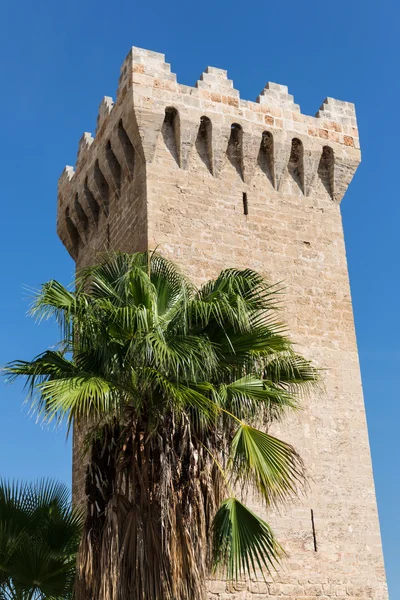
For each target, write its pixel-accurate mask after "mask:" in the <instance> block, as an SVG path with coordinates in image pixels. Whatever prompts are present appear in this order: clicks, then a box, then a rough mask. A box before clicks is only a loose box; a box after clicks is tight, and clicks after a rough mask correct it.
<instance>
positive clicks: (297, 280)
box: [57, 48, 387, 600]
mask: <svg viewBox="0 0 400 600" xmlns="http://www.w3.org/2000/svg"><path fill="white" fill-rule="evenodd" d="M232 126H234V127H233V129H232ZM110 148H111V152H110ZM359 161H360V151H359V140H358V131H357V123H356V117H355V111H354V105H352V104H350V103H347V102H341V101H338V100H334V99H332V98H328V99H327V100H326V101H325V102H324V104H323V106H322V107H321V109H320V111H319V112H318V113H317V116H316V117H311V116H307V115H303V114H301V113H300V109H299V107H298V105H296V104H294V100H293V97H292V96H290V95H289V94H288V90H287V88H286V86H281V85H278V84H272V83H269V84H267V86H266V88H265V89H264V91H263V92H262V93H261V95H260V96H259V98H258V101H257V102H249V101H247V100H242V99H240V96H239V92H238V91H237V90H235V89H234V86H233V83H232V82H231V81H230V80H229V79H228V77H227V73H226V72H225V71H223V70H222V69H216V68H212V67H209V68H208V69H206V71H205V72H204V74H203V75H202V77H201V79H200V81H199V82H198V84H197V86H196V87H193V88H192V87H188V86H183V85H180V84H179V83H177V81H176V77H175V75H174V74H173V73H171V70H170V66H169V65H168V64H167V63H165V60H164V56H163V55H162V54H159V53H156V52H149V51H147V50H142V49H140V48H133V49H132V50H131V51H130V53H129V54H128V56H127V58H126V60H125V62H124V64H123V66H122V69H121V77H120V81H119V87H118V93H117V101H116V103H115V104H113V102H112V101H111V99H109V98H106V99H105V100H104V101H103V102H102V104H101V107H100V112H99V119H98V130H97V133H96V136H95V138H94V139H93V141H92V138H91V137H90V136H89V134H85V135H84V137H83V138H82V140H81V142H80V147H79V157H78V162H77V170H76V171H75V172H74V171H73V169H72V168H71V167H68V168H67V169H66V170H65V171H64V172H63V174H62V176H61V178H60V182H59V207H58V220H57V229H58V234H59V236H60V238H61V240H62V241H63V243H64V244H65V246H66V248H67V249H68V251H69V252H70V254H71V256H72V257H73V258H74V259H75V260H76V263H77V267H82V266H84V265H87V264H89V263H91V262H92V261H95V260H96V256H97V253H98V252H100V251H102V250H104V249H105V248H114V249H120V250H125V251H137V250H139V251H140V250H145V249H146V248H148V247H149V248H156V247H157V248H158V249H159V251H160V252H162V253H163V254H164V255H166V256H168V257H170V258H172V259H173V260H174V261H176V262H178V263H179V264H180V265H181V266H182V269H183V270H184V271H185V272H186V273H187V274H188V275H189V276H190V277H192V278H193V279H194V280H196V281H197V282H198V283H200V282H201V281H204V280H205V279H207V278H210V277H213V276H215V275H216V274H217V273H218V271H219V270H220V269H222V268H226V267H252V268H254V269H256V270H259V271H261V272H263V273H264V274H265V275H266V276H267V277H268V278H269V279H270V280H271V281H272V282H278V281H282V282H284V286H285V308H284V314H283V315H282V318H284V319H285V320H286V322H287V323H288V324H289V327H290V330H291V334H292V337H293V338H294V340H295V341H296V343H297V344H298V348H299V350H301V351H302V352H303V353H304V354H305V355H306V356H308V357H310V358H312V359H313V360H314V361H315V363H316V364H317V365H318V366H320V367H322V368H324V369H325V370H324V372H323V373H324V375H323V379H324V387H323V389H321V390H320V391H318V392H316V393H315V394H314V395H313V397H312V398H309V399H307V401H306V402H304V406H303V410H302V411H301V412H300V413H298V414H295V415H291V416H290V418H288V419H287V420H286V421H285V422H283V423H282V424H280V425H279V427H276V433H277V434H279V435H280V436H282V438H283V439H285V440H288V441H290V442H291V443H293V444H294V445H295V447H296V448H297V449H298V450H299V451H300V453H301V455H302V457H303V459H304V461H305V464H306V467H307V470H308V474H309V481H310V489H309V492H308V494H307V496H306V497H303V498H300V499H298V500H296V501H295V502H294V503H293V504H292V505H291V506H288V507H286V508H285V509H283V510H282V513H281V514H279V515H278V514H268V515H266V518H267V519H268V520H269V521H270V522H272V524H273V526H274V528H275V530H276V532H277V534H278V536H279V539H280V540H281V542H282V544H283V546H284V547H285V549H286V552H287V558H286V559H285V561H284V562H283V565H282V570H281V571H280V572H279V573H277V574H276V575H274V576H273V578H272V579H271V580H270V581H268V582H266V583H265V582H263V581H259V582H252V581H250V582H247V583H244V584H240V585H237V586H235V587H233V588H230V587H229V586H227V585H226V584H225V582H222V581H215V580H214V581H211V582H210V586H209V588H210V598H215V599H216V598H218V599H219V600H235V599H236V600H239V599H240V600H250V599H251V600H261V598H266V597H268V598H269V599H270V600H278V599H283V598H288V599H289V598H291V599H292V600H295V599H298V600H300V599H301V600H307V599H308V600H317V599H318V600H323V599H325V600H333V599H334V598H335V599H337V598H348V600H350V599H353V600H355V599H356V598H357V599H358V600H360V599H361V600H387V591H386V583H385V574H384V567H383V558H382V550H381V541H380V533H379V523H378V515H377V509H376V501H375V492H374V483H373V476H372V469H371V460H370V453H369V444H368V435H367V426H366V421H365V411H364V404H363V397H362V389H361V380H360V371H359V363H358V354H357V345H356V339H355V333H354V323H353V315H352V306H351V297H350V288H349V281H348V273H347V264H346V254H345V246H344V239H343V230H342V224H341V215H340V208H339V203H340V201H341V199H342V197H343V195H344V194H345V192H346V189H347V187H348V185H349V183H350V181H351V179H352V177H353V175H354V172H355V171H356V169H357V166H358V163H359ZM244 194H246V196H247V204H248V215H245V214H244V211H243V198H244V196H243V195H244ZM79 446H80V433H79V432H78V431H76V432H75V440H74V497H75V499H76V500H79V498H81V497H82V495H83V493H84V490H83V485H82V457H81V454H80V452H79ZM250 503H251V504H252V505H253V506H254V508H256V509H257V510H258V511H261V512H264V510H263V509H262V508H261V507H260V505H258V504H257V500H253V501H252V500H251V499H250ZM311 509H312V510H313V513H314V522H315V533H316V544H317V551H315V546H314V538H313V531H312V524H311ZM188 600H189V599H188Z"/></svg>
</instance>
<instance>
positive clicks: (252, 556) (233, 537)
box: [213, 498, 283, 581]
mask: <svg viewBox="0 0 400 600" xmlns="http://www.w3.org/2000/svg"><path fill="white" fill-rule="evenodd" d="M282 553H283V552H282V548H281V547H280V545H279V544H278V542H277V541H276V539H275V537H274V534H273V532H272V530H271V528H270V527H269V525H268V524H267V523H266V522H265V521H263V520H262V519H260V517H258V516H257V515H256V514H254V513H253V512H252V511H251V510H250V509H248V508H247V507H246V506H244V504H242V503H241V502H239V500H237V499H236V498H228V499H227V500H225V501H224V502H223V503H222V504H221V506H220V507H219V509H218V511H217V513H216V515H215V517H214V521H213V568H214V570H217V569H218V568H219V567H222V569H223V570H225V571H226V575H227V577H228V579H230V580H236V581H237V580H238V579H241V578H243V577H245V576H246V575H250V574H254V575H255V576H256V577H257V576H258V575H259V574H260V572H261V573H262V574H265V571H266V572H268V573H269V572H270V571H271V569H274V568H275V567H276V566H277V564H278V563H279V560H280V557H281V556H282Z"/></svg>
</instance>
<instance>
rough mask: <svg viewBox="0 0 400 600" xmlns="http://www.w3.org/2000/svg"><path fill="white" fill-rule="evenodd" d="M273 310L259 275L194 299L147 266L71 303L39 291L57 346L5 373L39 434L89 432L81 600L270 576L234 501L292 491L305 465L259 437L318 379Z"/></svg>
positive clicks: (122, 269) (192, 290)
mask: <svg viewBox="0 0 400 600" xmlns="http://www.w3.org/2000/svg"><path fill="white" fill-rule="evenodd" d="M278 303H279V291H278V289H277V288H276V287H275V286H269V285H268V284H267V283H266V282H265V280H264V279H263V277H262V276H260V275H259V274H258V273H256V272H254V271H251V270H249V269H247V270H243V271H239V270H234V269H229V270H225V271H222V272H221V274H220V275H219V276H218V277H217V279H215V280H213V281H209V282H208V283H206V284H204V285H203V286H202V287H200V288H199V289H197V288H196V287H195V286H194V285H193V284H192V283H191V282H190V281H189V280H188V279H187V278H186V277H185V276H184V275H182V273H181V272H180V271H179V270H178V269H177V267H176V266H175V265H174V264H172V263H171V262H169V261H167V260H165V259H164V258H162V257H161V256H160V255H159V254H157V253H136V254H132V255H130V254H123V253H118V254H112V255H108V256H107V257H105V259H104V261H103V262H102V263H101V264H100V265H98V266H94V267H90V268H88V269H85V270H83V271H82V272H81V273H79V276H78V279H77V287H76V291H75V292H71V291H69V290H68V289H66V288H64V287H63V286H62V285H61V284H60V283H58V282H56V281H50V282H48V283H46V284H45V285H43V286H42V288H41V290H40V291H39V292H38V294H37V296H36V299H35V303H34V306H33V309H32V312H33V314H34V315H36V316H37V317H39V318H40V319H42V318H50V317H55V318H56V320H57V321H58V323H59V325H60V328H61V334H62V335H61V338H62V339H61V343H60V347H59V349H58V350H57V351H55V350H47V351H46V352H44V353H43V354H41V355H40V356H38V357H37V358H35V359H34V360H33V361H31V362H26V361H16V362H14V363H11V364H10V365H9V366H8V368H7V371H8V373H9V374H11V376H21V375H22V376H25V377H26V378H27V384H28V387H29V392H30V396H31V399H32V406H33V408H34V410H35V411H36V412H37V413H38V415H40V416H41V417H42V418H43V419H44V420H45V421H47V422H49V421H52V420H55V421H57V422H61V421H63V420H65V419H66V420H67V422H68V425H69V426H71V425H72V422H74V423H75V425H76V426H78V427H81V428H84V429H85V431H86V438H85V444H84V447H85V452H86V454H87V457H88V467H87V473H86V495H87V506H86V515H87V516H86V521H85V525H84V535H83V539H82V543H81V547H80V555H79V559H78V565H79V570H78V578H77V587H76V592H77V597H79V598H84V599H85V600H89V599H92V600H106V599H110V600H120V599H125V598H131V597H132V598H136V599H137V600H172V599H174V600H187V598H190V599H191V600H200V599H202V598H204V594H205V589H204V587H205V586H204V582H205V579H206V577H207V575H208V573H209V569H210V568H213V569H214V570H216V569H217V570H218V571H219V572H224V575H225V576H226V577H227V578H228V579H240V578H243V577H244V576H247V575H248V574H253V573H257V572H260V571H261V572H262V573H265V572H266V571H269V570H270V569H272V568H274V566H275V565H276V564H277V562H278V561H279V559H280V556H281V554H282V550H281V547H280V546H279V544H278V542H277V541H276V539H275V537H274V534H273V532H272V530H271V528H270V527H269V525H268V524H267V523H266V522H265V521H263V520H262V519H261V518H260V517H259V516H257V515H256V514H254V513H253V512H252V511H251V510H249V508H247V507H246V506H245V504H244V500H243V497H245V496H244V494H243V491H244V490H245V488H247V487H248V486H249V485H251V486H253V487H254V488H255V489H256V490H257V492H258V493H259V494H260V496H261V497H262V499H263V501H264V503H265V505H266V506H267V507H268V506H271V505H273V504H275V503H277V502H281V501H282V500H285V499H286V498H289V497H292V496H293V494H295V493H296V491H297V489H298V486H299V485H302V483H303V481H304V479H303V478H304V469H303V464H302V461H301V459H300V457H299V456H298V454H297V453H296V451H295V450H294V449H293V448H292V446H291V445H289V444H287V443H285V442H282V441H280V440H278V439H276V438H275V437H273V436H272V435H270V434H268V433H267V432H266V431H267V428H268V425H269V424H270V423H271V422H273V421H274V420H276V419H279V418H280V417H281V416H282V414H283V413H284V412H285V411H287V410H293V409H296V408H297V406H298V393H299V391H300V390H301V389H306V388H307V386H309V385H310V384H312V383H313V382H314V381H316V379H317V374H316V371H315V369H314V368H313V367H312V366H311V365H310V363H309V362H308V361H306V360H305V359H304V358H302V357H301V356H299V355H298V354H297V353H296V352H295V350H294V349H293V345H292V343H291V342H290V340H289V339H288V337H287V336H286V334H285V329H284V327H283V326H282V325H281V324H280V323H279V321H278V320H277V318H276V315H277V312H276V309H277V305H278ZM257 424H258V425H259V426H260V428H257V427H256V425H257ZM238 489H240V490H241V493H240V494H239V495H238V494H237V493H236V490H238ZM209 540H211V543H209Z"/></svg>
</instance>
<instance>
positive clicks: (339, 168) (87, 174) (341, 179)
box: [58, 48, 360, 258]
mask: <svg viewBox="0 0 400 600" xmlns="http://www.w3.org/2000/svg"><path fill="white" fill-rule="evenodd" d="M166 127H167V128H169V131H170V132H171V139H172V142H171V144H169V149H170V151H171V153H172V154H174V158H175V162H176V165H175V166H176V168H178V169H181V170H184V171H185V170H189V169H190V168H191V165H192V163H193V161H194V158H195V155H196V152H198V148H197V140H198V139H199V136H202V138H203V141H204V147H205V150H204V152H205V160H204V162H205V164H207V166H208V171H209V176H210V177H214V178H221V177H223V172H224V165H225V164H226V163H227V161H228V160H230V156H231V158H232V156H233V157H234V160H235V161H236V167H237V169H236V170H237V173H238V177H239V178H240V179H241V180H242V182H243V184H244V185H247V186H249V185H250V184H251V182H252V178H253V177H254V174H255V172H256V171H257V169H259V165H260V160H259V159H260V153H263V155H264V158H265V161H266V164H267V165H268V170H269V172H268V173H267V175H268V176H269V178H270V180H271V182H272V185H273V188H274V189H275V190H276V191H277V192H279V193H280V194H285V193H288V192H287V191H285V190H286V188H285V185H283V184H284V181H285V178H287V177H288V174H289V173H290V172H291V171H292V172H294V171H295V172H296V177H297V180H298V187H299V191H300V193H301V194H303V195H304V196H307V197H310V196H312V194H313V189H314V186H315V184H316V183H318V174H319V173H321V172H322V171H323V172H324V177H325V182H326V185H325V187H326V189H327V193H328V195H329V196H330V198H331V200H333V201H334V202H337V203H338V202H340V201H341V199H342V197H343V195H344V193H345V192H346V189H347V187H348V185H349V183H350V181H351V179H352V177H353V174H354V172H355V170H356V169H357V166H358V164H359V162H360V150H359V139H358V130H357V122H356V116H355V109H354V105H353V104H351V103H348V102H342V101H339V100H334V99H333V98H327V99H326V100H325V101H324V103H323V104H322V106H321V108H320V109H319V111H318V112H317V114H316V116H315V117H312V116H308V115H304V114H302V113H301V112H300V107H299V105H298V104H295V101H294V98H293V96H292V95H291V94H289V91H288V88H287V86H285V85H279V84H276V83H272V82H268V83H267V84H266V86H265V87H264V89H263V90H262V91H261V93H260V95H259V96H258V98H257V99H256V101H255V102H253V101H249V100H242V99H241V98H240V94H239V91H238V90H236V89H235V88H234V85H233V81H232V80H230V79H228V74H227V72H226V71H225V70H223V69H219V68H216V67H207V68H206V70H205V71H204V72H203V73H202V74H201V76H200V79H199V80H198V81H197V83H196V86H195V87H190V86H186V85H182V84H179V83H178V82H177V79H176V75H175V74H174V73H172V72H171V68H170V65H169V64H168V63H166V62H165V57H164V55H163V54H160V53H157V52H151V51H148V50H143V49H141V48H132V49H131V50H130V52H129V54H128V56H127V57H126V59H125V61H124V63H123V65H122V68H121V75H120V79H119V85H118V91H117V99H116V102H115V103H114V101H113V99H112V98H110V97H104V98H103V100H102V102H101V104H100V107H99V111H98V117H97V126H96V135H95V137H94V138H93V137H92V135H91V134H90V133H84V134H83V136H82V138H81V140H80V142H79V146H78V155H77V161H76V170H75V171H73V170H72V168H71V167H68V168H67V171H65V172H64V173H63V175H62V176H61V178H60V182H59V210H58V232H59V235H60V237H61V239H62V240H63V242H64V243H65V245H66V246H67V248H68V250H69V252H70V254H71V255H72V256H73V257H74V258H76V256H77V253H78V250H79V246H81V247H83V246H84V245H85V244H86V243H87V240H88V238H89V237H90V235H92V233H93V226H94V224H95V223H96V222H98V220H99V219H100V218H101V219H103V220H104V219H105V220H107V218H108V215H109V211H110V202H112V198H118V197H119V196H120V194H121V188H122V186H123V185H126V183H127V182H128V183H129V184H132V179H133V178H134V171H135V169H136V171H137V170H138V169H140V168H143V169H144V170H146V165H150V164H152V163H153V161H154V160H156V155H157V148H158V145H159V143H161V142H160V140H162V139H164V141H165V135H164V134H163V131H164V130H165V128H166ZM163 128H164V129H163ZM164 133H165V131H164ZM231 162H232V161H231ZM140 165H141V167H140Z"/></svg>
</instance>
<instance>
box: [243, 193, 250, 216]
mask: <svg viewBox="0 0 400 600" xmlns="http://www.w3.org/2000/svg"><path fill="white" fill-rule="evenodd" d="M243 213H244V214H245V215H248V214H249V203H248V200H247V194H246V192H243Z"/></svg>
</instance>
